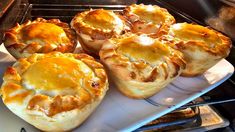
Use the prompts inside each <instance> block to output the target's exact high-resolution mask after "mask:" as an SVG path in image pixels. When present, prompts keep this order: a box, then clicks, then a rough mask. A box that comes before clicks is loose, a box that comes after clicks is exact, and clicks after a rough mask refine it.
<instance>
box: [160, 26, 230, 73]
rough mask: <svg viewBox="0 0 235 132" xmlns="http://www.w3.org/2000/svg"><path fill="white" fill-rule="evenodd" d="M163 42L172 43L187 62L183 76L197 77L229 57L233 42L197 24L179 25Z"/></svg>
mask: <svg viewBox="0 0 235 132" xmlns="http://www.w3.org/2000/svg"><path fill="white" fill-rule="evenodd" d="M162 40H167V41H171V43H173V44H174V45H173V47H174V48H176V49H177V50H179V51H181V52H182V53H183V54H184V56H185V60H186V62H187V65H186V69H185V70H184V71H183V72H182V76H189V77H191V76H197V75H200V74H202V73H204V72H205V71H207V70H208V69H209V68H211V67H212V66H214V65H215V64H216V63H217V62H219V61H220V60H221V59H223V58H225V57H227V56H228V54H229V52H230V48H231V46H232V43H231V40H230V39H229V38H228V37H226V36H224V35H223V34H221V33H219V32H217V31H215V30H212V29H209V28H207V27H203V26H200V25H195V24H188V23H177V24H174V25H172V26H171V27H170V31H169V35H168V36H163V37H162Z"/></svg>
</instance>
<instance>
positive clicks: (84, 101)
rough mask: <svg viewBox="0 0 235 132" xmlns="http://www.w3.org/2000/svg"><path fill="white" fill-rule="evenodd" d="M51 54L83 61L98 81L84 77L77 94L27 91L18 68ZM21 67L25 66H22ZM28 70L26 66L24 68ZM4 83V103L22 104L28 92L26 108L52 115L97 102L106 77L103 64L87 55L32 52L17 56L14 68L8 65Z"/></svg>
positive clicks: (106, 83)
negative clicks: (53, 94)
mask: <svg viewBox="0 0 235 132" xmlns="http://www.w3.org/2000/svg"><path fill="white" fill-rule="evenodd" d="M54 56H67V57H70V58H74V59H77V60H80V61H82V62H83V63H84V64H86V65H87V66H88V67H89V68H90V69H91V70H92V71H93V72H94V73H95V76H96V77H97V78H99V80H97V81H95V82H94V81H91V80H90V78H89V77H85V78H83V79H85V80H84V82H85V83H84V84H83V86H84V87H82V88H81V89H79V91H78V93H79V95H78V94H77V95H63V96H62V95H57V96H55V97H50V96H48V95H43V94H37V95H35V94H34V92H33V91H34V90H33V89H32V90H28V89H26V88H24V86H23V85H22V82H21V76H22V74H23V73H22V72H21V68H22V67H24V66H26V67H28V66H27V65H25V64H26V63H23V62H24V61H27V62H28V63H30V65H32V64H33V63H34V62H37V61H38V60H40V59H42V58H48V57H54ZM19 67H21V68H19ZM23 69H24V68H23ZM26 70H27V69H26ZM3 78H4V82H3V85H2V88H1V90H2V95H3V102H4V103H5V104H7V103H12V102H14V103H22V102H23V101H24V100H25V99H26V97H28V96H29V95H31V96H32V98H31V99H30V100H29V103H28V106H27V109H28V110H37V111H41V112H44V113H45V114H46V115H47V116H54V115H56V114H58V113H61V112H65V111H70V110H73V109H82V108H83V107H85V106H86V105H88V104H90V103H92V102H95V101H98V100H99V99H100V98H102V96H103V95H104V94H105V92H106V90H107V89H108V80H107V75H106V73H105V70H104V67H103V65H101V64H100V63H98V62H96V61H95V59H94V58H93V57H91V56H89V55H87V54H71V53H65V54H62V53H59V52H51V53H48V54H44V55H42V54H34V55H33V56H30V57H29V58H23V59H19V60H18V61H17V62H16V63H15V64H14V65H13V67H9V68H8V69H7V70H6V72H5V74H4V77H3ZM19 89H21V90H24V91H25V92H23V93H18V94H16V95H14V96H10V94H11V93H12V92H14V91H16V90H19Z"/></svg>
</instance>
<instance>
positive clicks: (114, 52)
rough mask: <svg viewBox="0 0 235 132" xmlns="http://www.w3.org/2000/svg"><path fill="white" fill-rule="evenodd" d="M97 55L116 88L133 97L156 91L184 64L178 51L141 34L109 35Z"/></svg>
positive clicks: (176, 73) (172, 77)
mask: <svg viewBox="0 0 235 132" xmlns="http://www.w3.org/2000/svg"><path fill="white" fill-rule="evenodd" d="M100 59H101V61H102V62H103V63H104V65H105V66H106V67H107V69H108V71H109V72H108V73H110V77H111V79H112V81H113V82H114V83H115V84H116V86H117V87H118V89H119V90H120V91H121V92H122V93H123V94H124V95H126V96H128V97H131V98H136V99H143V98H147V97H150V96H152V95H154V94H156V93H157V92H159V91H160V90H161V89H163V88H164V87H165V86H166V85H167V84H169V83H170V82H171V81H173V80H174V79H175V78H176V77H177V76H178V75H179V74H180V73H181V71H182V69H184V67H185V62H184V60H183V55H182V53H180V52H179V51H177V50H175V49H173V48H171V47H170V46H168V45H165V44H162V43H161V42H160V41H158V40H157V39H152V38H150V37H147V36H145V35H141V36H137V35H124V36H121V37H119V38H112V39H110V40H109V41H107V42H106V43H104V44H103V46H102V48H101V50H100Z"/></svg>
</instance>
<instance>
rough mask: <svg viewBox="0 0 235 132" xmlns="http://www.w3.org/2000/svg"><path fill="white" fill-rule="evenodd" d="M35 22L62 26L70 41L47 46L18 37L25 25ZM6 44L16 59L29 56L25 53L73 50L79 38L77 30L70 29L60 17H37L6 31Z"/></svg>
mask: <svg viewBox="0 0 235 132" xmlns="http://www.w3.org/2000/svg"><path fill="white" fill-rule="evenodd" d="M33 23H51V24H55V25H57V26H59V27H61V28H62V29H63V30H64V32H65V33H66V36H67V38H68V39H69V40H70V42H69V43H65V44H59V45H58V46H57V47H56V48H54V47H52V46H51V44H46V45H45V46H42V45H40V44H39V43H36V42H32V43H30V44H26V43H24V42H23V41H22V40H20V39H19V38H18V35H19V32H20V30H21V29H22V28H24V27H25V26H27V25H30V24H33ZM4 45H5V47H6V48H7V49H8V51H9V52H10V53H11V54H12V55H13V56H14V57H15V58H16V59H19V58H22V57H27V56H28V55H26V54H24V53H28V54H33V53H48V52H51V51H60V52H73V51H74V50H75V48H76V45H77V40H76V34H75V32H74V31H73V30H71V29H70V27H69V25H68V24H67V23H64V22H61V21H60V20H59V19H51V20H45V19H43V18H37V19H36V20H34V21H30V20H29V21H27V22H25V23H23V24H21V25H20V24H18V23H17V24H16V26H15V27H13V28H11V29H9V30H8V31H6V32H5V36H4ZM14 52H17V53H14Z"/></svg>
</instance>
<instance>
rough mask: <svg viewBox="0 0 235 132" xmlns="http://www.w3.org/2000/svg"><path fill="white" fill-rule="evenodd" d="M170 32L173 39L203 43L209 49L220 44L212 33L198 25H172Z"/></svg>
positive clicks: (218, 39) (216, 36)
mask: <svg viewBox="0 0 235 132" xmlns="http://www.w3.org/2000/svg"><path fill="white" fill-rule="evenodd" d="M171 32H173V34H174V37H176V38H178V39H181V40H183V41H191V40H193V41H199V42H205V43H207V44H208V46H210V47H214V46H215V45H217V44H220V43H222V41H221V39H220V38H219V37H218V35H217V34H216V33H215V32H214V31H212V30H210V29H208V28H205V27H203V26H200V25H192V24H187V23H179V24H174V25H173V26H172V28H171Z"/></svg>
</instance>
